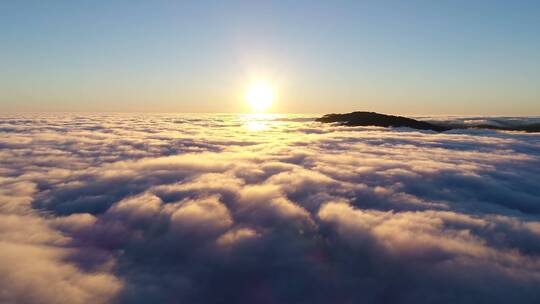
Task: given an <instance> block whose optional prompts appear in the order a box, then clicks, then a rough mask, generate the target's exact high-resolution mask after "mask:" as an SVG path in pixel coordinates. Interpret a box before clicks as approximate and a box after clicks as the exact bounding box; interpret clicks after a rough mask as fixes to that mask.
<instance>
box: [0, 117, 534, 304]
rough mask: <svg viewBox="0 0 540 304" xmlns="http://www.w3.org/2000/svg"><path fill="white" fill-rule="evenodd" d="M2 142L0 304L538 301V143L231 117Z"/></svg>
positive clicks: (520, 137) (136, 121)
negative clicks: (0, 275)
mask: <svg viewBox="0 0 540 304" xmlns="http://www.w3.org/2000/svg"><path fill="white" fill-rule="evenodd" d="M0 133H1V134H2V136H1V137H0V185H1V188H0V218H2V220H1V221H0V244H2V248H5V249H6V250H0V258H1V259H0V260H1V261H0V270H2V273H4V274H6V275H5V276H4V277H3V278H0V286H6V287H5V288H4V289H3V290H5V291H2V293H0V302H26V303H37V302H40V303H59V302H61V301H62V299H70V300H71V301H70V302H74V303H77V302H80V303H85V302H94V303H110V302H123V303H147V302H170V301H172V300H171V299H174V301H175V302H176V301H183V302H190V303H217V302H223V301H225V302H230V303H233V302H234V303H253V302H266V303H280V302H294V303H329V302H358V301H360V300H365V301H367V302H385V301H386V302H388V301H389V302H397V303H408V302H416V301H423V300H424V299H426V298H430V299H434V301H435V302H438V303H450V302H455V301H469V300H470V301H476V302H477V301H493V302H508V301H516V302H520V303H534V302H535V301H536V300H537V299H538V297H539V296H540V294H539V293H538V291H537V288H536V286H538V284H540V242H538V238H539V237H540V204H539V202H540V187H538V180H540V135H537V134H524V133H504V132H495V131H485V130H469V131H464V130H462V131H451V132H445V133H433V132H428V131H414V130H410V129H382V128H375V127H341V126H336V125H326V124H319V123H316V122H314V121H313V116H310V115H257V116H253V115H231V114H221V115H157V114H156V115H128V114H111V115H98V114H95V115H91V114H88V115H79V114H69V115H66V114H64V115H53V114H43V115H37V114H19V115H12V116H3V117H2V119H1V120H0ZM29 260H31V261H33V263H34V264H36V265H38V266H37V268H36V272H32V271H30V270H29V269H27V267H26V266H25V263H26V262H25V261H29ZM33 273H38V275H37V276H35V275H33ZM41 277H46V278H48V279H47V280H42V279H40V278H41ZM28 284H30V285H31V286H33V288H31V289H30V290H29V289H28V288H26V286H28ZM291 286H292V287H291ZM49 287H52V288H49ZM55 289H56V290H59V289H62V290H64V292H63V294H62V297H63V298H59V295H58V294H55V293H54V292H52V291H51V290H55Z"/></svg>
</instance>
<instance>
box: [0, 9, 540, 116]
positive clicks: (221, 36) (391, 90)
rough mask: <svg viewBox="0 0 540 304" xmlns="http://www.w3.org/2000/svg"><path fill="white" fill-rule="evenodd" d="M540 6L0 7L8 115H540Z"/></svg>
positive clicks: (2, 90) (1, 78)
mask: <svg viewBox="0 0 540 304" xmlns="http://www.w3.org/2000/svg"><path fill="white" fill-rule="evenodd" d="M539 32H540V2H538V1H395V2H394V1H373V2H371V1H265V2H262V1H190V2H188V1H114V2H111V1H61V0H58V1H2V2H0V111H5V112H26V111H32V112H35V111H38V112H42V111H45V112H71V111H86V112H88V111H90V112H166V113H176V112H246V111H249V108H247V106H246V104H245V102H244V100H243V95H244V92H245V90H246V87H247V86H248V85H249V83H251V82H253V81H258V80H263V81H266V82H268V83H270V84H271V85H272V87H273V88H274V91H275V95H276V100H275V101H274V105H273V107H272V108H271V111H273V112H281V113H327V112H346V111H354V110H368V111H377V112H383V113H394V114H457V115H479V114H481V115H540V38H539V35H538V33H539Z"/></svg>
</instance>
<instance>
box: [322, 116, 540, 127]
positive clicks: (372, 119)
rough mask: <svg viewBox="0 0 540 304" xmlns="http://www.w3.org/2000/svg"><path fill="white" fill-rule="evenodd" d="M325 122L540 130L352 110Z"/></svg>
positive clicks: (358, 124)
mask: <svg viewBox="0 0 540 304" xmlns="http://www.w3.org/2000/svg"><path fill="white" fill-rule="evenodd" d="M316 121H318V122H324V123H340V124H342V125H345V126H377V127H394V128H400V127H407V128H412V129H417V130H432V131H436V132H443V131H449V130H453V129H470V128H474V129H491V130H501V131H523V132H540V124H539V123H532V124H523V125H518V126H495V125H489V124H479V125H464V124H459V125H457V124H444V123H440V124H435V123H431V122H426V121H420V120H416V119H412V118H408V117H403V116H394V115H386V114H380V113H375V112H362V111H357V112H351V113H345V114H326V115H324V116H323V117H321V118H318V119H316Z"/></svg>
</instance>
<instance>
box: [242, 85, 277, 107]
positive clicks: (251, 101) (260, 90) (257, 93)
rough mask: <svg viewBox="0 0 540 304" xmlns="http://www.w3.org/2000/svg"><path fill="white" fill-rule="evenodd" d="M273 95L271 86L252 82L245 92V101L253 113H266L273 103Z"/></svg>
mask: <svg viewBox="0 0 540 304" xmlns="http://www.w3.org/2000/svg"><path fill="white" fill-rule="evenodd" d="M274 98H275V93H274V89H273V88H272V86H271V85H270V84H268V83H266V82H262V81H260V82H254V83H252V84H251V85H249V86H248V88H247V90H246V95H245V100H246V102H247V104H248V105H249V106H250V107H251V110H252V111H253V112H255V113H263V112H266V111H268V109H269V108H270V107H271V106H272V103H273V102H274Z"/></svg>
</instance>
